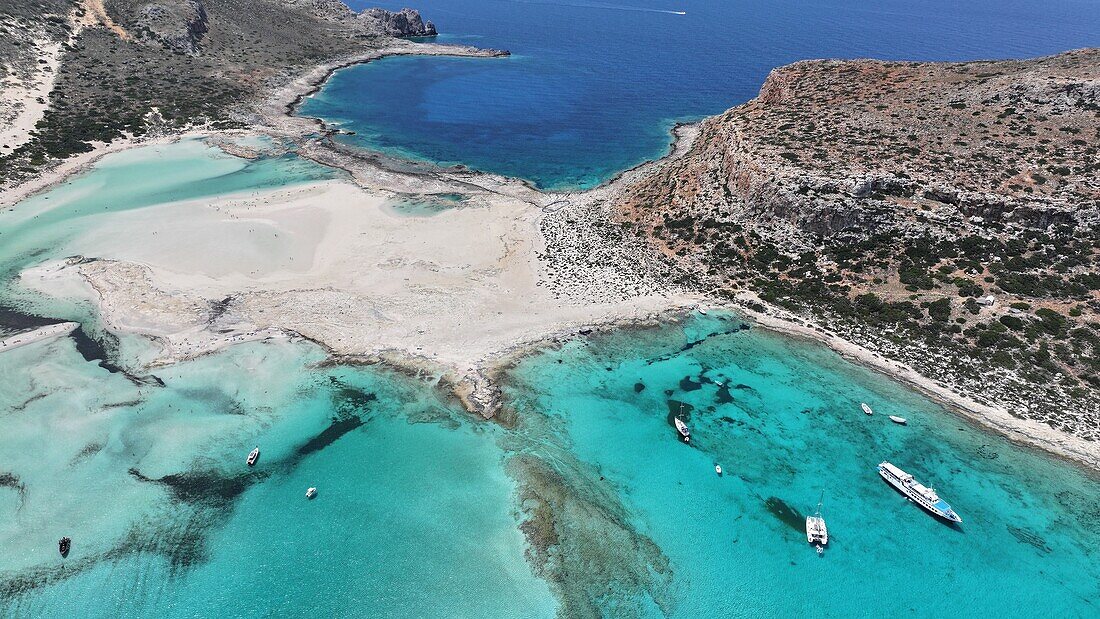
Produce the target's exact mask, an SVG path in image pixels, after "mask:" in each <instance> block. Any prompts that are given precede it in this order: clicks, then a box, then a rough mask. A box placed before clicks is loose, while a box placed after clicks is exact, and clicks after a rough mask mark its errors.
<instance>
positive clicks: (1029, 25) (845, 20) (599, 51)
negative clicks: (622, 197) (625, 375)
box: [301, 0, 1100, 189]
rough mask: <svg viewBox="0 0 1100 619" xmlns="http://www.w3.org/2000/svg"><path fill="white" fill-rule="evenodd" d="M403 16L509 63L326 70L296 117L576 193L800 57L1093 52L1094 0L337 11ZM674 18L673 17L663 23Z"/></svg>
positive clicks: (670, 0) (661, 146)
mask: <svg viewBox="0 0 1100 619" xmlns="http://www.w3.org/2000/svg"><path fill="white" fill-rule="evenodd" d="M349 4H350V5H351V6H352V7H355V8H361V7H363V6H382V7H385V8H390V9H398V8H401V7H402V6H405V5H408V4H413V5H415V7H416V8H418V9H420V11H421V13H422V14H423V15H424V16H425V17H426V18H428V19H431V20H434V21H435V23H436V25H437V26H438V27H439V30H440V32H441V33H442V34H441V36H439V37H438V41H440V42H446V43H462V44H469V45H477V46H482V47H496V48H502V49H507V50H510V51H511V52H512V53H513V54H514V55H513V56H512V57H511V58H508V59H449V58H394V59H387V60H383V61H381V62H376V63H370V64H368V65H363V66H357V67H353V68H348V69H345V70H342V71H340V72H339V73H338V74H337V75H336V76H335V77H334V78H333V79H332V80H331V82H330V83H329V84H328V85H327V87H326V88H325V89H324V90H323V91H322V92H321V93H319V94H318V95H316V96H314V97H313V98H311V99H309V100H307V101H306V103H305V105H304V106H303V107H302V110H301V111H302V113H303V114H306V115H311V116H320V117H323V118H325V119H328V120H329V121H331V122H334V123H336V124H339V125H340V126H342V127H343V128H344V129H348V130H352V131H355V132H356V133H357V135H355V136H345V137H343V138H342V139H345V140H347V141H348V142H350V143H354V144H359V145H362V146H366V147H370V148H373V149H379V150H382V151H385V152H388V153H390V154H395V155H401V156H405V157H411V158H416V159H423V160H429V161H435V162H441V163H464V164H466V165H469V166H471V167H474V168H477V169H481V170H486V171H491V172H498V173H502V174H506V175H510V176H518V177H522V178H526V179H529V180H531V181H533V182H535V183H536V184H537V185H539V186H541V187H544V188H550V189H566V188H574V187H591V186H593V185H596V184H599V183H600V182H602V181H604V180H607V179H608V178H609V177H611V176H613V175H615V174H616V173H618V172H620V171H622V170H624V169H627V168H630V167H632V166H634V165H637V164H639V163H642V162H644V161H646V160H649V159H653V158H656V157H659V156H660V155H662V154H663V153H664V152H666V149H667V148H668V144H669V133H668V130H669V128H670V127H671V125H672V124H673V123H675V122H676V121H684V120H694V119H698V118H701V117H703V116H707V115H711V114H716V113H718V112H721V111H723V110H725V109H727V108H729V107H732V106H734V105H736V104H738V103H742V102H744V101H746V100H748V99H750V98H752V97H753V96H755V95H756V93H757V91H758V90H759V88H760V85H761V84H762V82H763V81H764V78H765V77H766V76H767V74H768V72H769V71H770V70H771V69H772V68H774V67H777V66H780V65H784V64H787V63H790V62H793V61H796V60H802V59H807V58H826V57H829V58H859V57H873V58H882V59H905V60H973V59H983V58H1022V57H1029V56H1036V55H1043V54H1052V53H1056V52H1060V51H1065V50H1067V49H1073V48H1079V47H1086V46H1090V45H1100V5H1098V4H1097V3H1096V2H1095V0H1046V1H1043V0H970V1H958V0H874V1H867V0H808V1H807V0H737V1H715V0H693V1H684V0H619V1H614V2H588V1H585V0H577V1H569V0H566V1H564V2H553V1H546V2H539V1H530V2H527V1H522V0H421V1H419V2H405V1H402V2H390V1H388V0H382V1H376V0H365V1H364V0H351V1H350V2H349ZM678 12H683V13H684V14H678Z"/></svg>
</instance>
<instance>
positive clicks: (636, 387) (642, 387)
mask: <svg viewBox="0 0 1100 619" xmlns="http://www.w3.org/2000/svg"><path fill="white" fill-rule="evenodd" d="M643 391H645V383H634V393H641V392H643Z"/></svg>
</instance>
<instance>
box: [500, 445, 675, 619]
mask: <svg viewBox="0 0 1100 619" xmlns="http://www.w3.org/2000/svg"><path fill="white" fill-rule="evenodd" d="M506 467H507V471H508V472H509V474H510V475H511V476H512V477H513V478H514V479H516V480H517V481H518V482H519V501H520V505H521V506H522V510H523V513H524V516H525V519H524V521H523V522H522V523H521V524H520V530H521V531H522V532H523V534H524V536H525V537H526V538H527V543H528V549H527V553H526V554H527V560H528V561H529V562H530V564H531V566H532V568H533V569H534V571H535V573H536V574H537V575H538V576H540V577H542V578H544V579H546V581H547V582H549V583H550V586H551V588H552V589H553V590H554V592H555V594H556V595H557V597H558V598H559V600H560V601H561V610H560V612H559V614H560V616H562V617H602V616H605V615H606V610H605V609H606V608H608V607H610V608H614V609H615V610H616V612H615V613H614V614H615V615H616V616H624V617H634V616H641V615H642V614H643V612H642V608H643V605H645V606H648V605H649V602H648V601H645V602H643V601H642V600H645V599H646V598H648V600H649V601H651V602H652V604H655V605H656V606H657V607H658V608H659V609H660V611H661V613H662V614H663V615H666V616H667V615H668V614H670V613H671V611H672V608H673V603H674V596H673V589H672V581H673V573H672V567H671V565H670V563H669V560H668V557H666V556H665V555H664V553H662V551H661V549H660V547H659V546H657V544H656V543H654V542H653V540H651V539H650V538H648V537H646V536H645V535H643V534H642V533H640V532H639V531H638V530H637V529H635V528H634V527H633V526H632V524H631V520H632V518H630V515H629V513H628V512H627V510H626V508H625V507H623V505H622V504H621V502H620V499H619V497H618V495H617V494H616V493H615V492H614V491H613V490H611V489H610V487H609V485H608V484H606V483H601V482H598V481H596V477H597V475H596V473H595V471H593V470H591V469H590V468H587V467H585V466H584V465H581V464H580V463H579V462H577V461H575V460H572V459H571V458H569V457H568V456H566V457H564V458H560V459H559V458H555V461H554V464H553V465H550V464H549V463H547V462H546V461H545V460H542V459H540V458H536V457H534V456H530V455H514V456H512V457H510V458H509V459H508V462H507V465H506Z"/></svg>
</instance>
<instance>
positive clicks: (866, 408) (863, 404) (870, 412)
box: [859, 402, 875, 415]
mask: <svg viewBox="0 0 1100 619" xmlns="http://www.w3.org/2000/svg"><path fill="white" fill-rule="evenodd" d="M859 407H860V408H862V409H863V412H865V413H867V414H868V415H874V414H875V411H873V410H871V407H870V406H868V405H867V403H866V402H860V403H859Z"/></svg>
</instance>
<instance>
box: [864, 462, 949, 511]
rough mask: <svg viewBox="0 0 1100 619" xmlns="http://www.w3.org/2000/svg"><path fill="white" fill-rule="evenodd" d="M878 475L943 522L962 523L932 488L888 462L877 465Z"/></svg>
mask: <svg viewBox="0 0 1100 619" xmlns="http://www.w3.org/2000/svg"><path fill="white" fill-rule="evenodd" d="M878 474H879V475H882V478H883V479H885V480H886V481H887V482H889V483H890V485H891V486H893V487H895V488H897V489H898V490H899V491H901V493H902V494H904V495H905V496H907V497H909V499H910V500H911V501H913V502H914V503H916V504H917V505H920V506H921V507H923V508H924V509H926V510H928V511H930V512H932V513H933V514H935V515H937V516H939V517H940V518H943V519H944V520H947V521H950V522H962V518H960V517H959V515H958V514H956V513H955V510H953V509H951V506H950V505H948V504H947V501H944V500H943V499H941V498H940V496H939V495H938V494H936V491H935V490H933V489H932V488H928V487H926V486H924V485H922V484H921V483H919V482H918V481H917V480H915V479H913V476H912V475H910V474H909V473H906V472H905V471H903V470H901V469H899V468H898V467H896V466H894V465H893V464H890V463H889V462H883V463H881V464H879V465H878Z"/></svg>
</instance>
